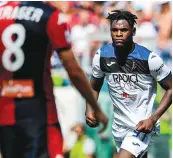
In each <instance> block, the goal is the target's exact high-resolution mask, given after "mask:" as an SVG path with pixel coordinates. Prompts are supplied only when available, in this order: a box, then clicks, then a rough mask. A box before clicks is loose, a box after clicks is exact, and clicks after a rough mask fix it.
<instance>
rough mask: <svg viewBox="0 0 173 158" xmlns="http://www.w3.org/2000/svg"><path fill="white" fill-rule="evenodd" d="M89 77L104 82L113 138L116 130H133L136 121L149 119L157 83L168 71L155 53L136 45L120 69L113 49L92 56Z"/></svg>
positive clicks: (111, 47)
mask: <svg viewBox="0 0 173 158" xmlns="http://www.w3.org/2000/svg"><path fill="white" fill-rule="evenodd" d="M122 53H123V52H122ZM92 75H93V77H94V78H102V77H105V79H106V80H107V84H108V88H109V94H110V97H111V99H112V102H113V106H114V121H113V126H112V127H113V134H114V137H116V136H117V137H118V136H119V134H118V133H121V131H120V130H119V129H118V127H124V128H131V129H135V126H136V125H137V124H138V122H139V121H141V120H143V119H147V118H149V116H151V114H152V112H153V104H154V100H155V97H156V91H157V81H158V82H163V81H164V80H166V79H167V78H168V76H169V75H171V71H170V69H169V68H168V67H167V66H166V65H165V64H164V63H163V61H162V59H161V58H160V57H159V56H158V55H157V54H156V53H154V52H151V51H149V50H148V49H146V48H145V47H143V46H140V45H138V44H135V49H134V50H133V52H132V53H130V54H129V55H128V58H127V60H126V62H125V64H124V65H123V66H120V65H119V64H118V60H117V56H116V50H115V47H113V46H112V44H107V45H104V46H103V47H101V48H100V49H99V50H98V51H97V52H96V53H95V56H94V59H93V68H92ZM122 132H123V131H122ZM120 135H121V134H120Z"/></svg>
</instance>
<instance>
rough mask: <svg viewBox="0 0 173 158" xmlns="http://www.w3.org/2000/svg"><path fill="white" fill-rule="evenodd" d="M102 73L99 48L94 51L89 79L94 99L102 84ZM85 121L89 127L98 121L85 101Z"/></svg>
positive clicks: (94, 125)
mask: <svg viewBox="0 0 173 158" xmlns="http://www.w3.org/2000/svg"><path fill="white" fill-rule="evenodd" d="M103 81H104V73H103V72H102V70H101V68H100V49H99V50H98V51H97V52H96V53H95V55H94V58H93V63H92V77H91V80H90V85H91V87H92V89H93V93H94V96H95V99H96V100H97V99H98V97H99V93H100V89H101V87H102V85H103ZM85 115H86V122H87V124H88V125H89V126H90V127H96V126H98V124H99V123H98V121H97V120H96V118H95V117H94V115H95V111H94V109H93V108H92V107H91V105H90V104H89V103H86V113H85Z"/></svg>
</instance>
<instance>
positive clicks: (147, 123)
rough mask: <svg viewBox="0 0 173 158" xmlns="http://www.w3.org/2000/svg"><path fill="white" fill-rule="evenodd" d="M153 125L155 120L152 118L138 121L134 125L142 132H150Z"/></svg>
mask: <svg viewBox="0 0 173 158" xmlns="http://www.w3.org/2000/svg"><path fill="white" fill-rule="evenodd" d="M154 125H155V122H154V121H153V119H152V118H148V119H146V120H142V121H140V122H139V123H138V124H137V125H136V130H137V131H141V132H144V133H150V132H152V129H153V127H154Z"/></svg>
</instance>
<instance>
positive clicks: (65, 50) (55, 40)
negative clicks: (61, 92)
mask: <svg viewBox="0 0 173 158" xmlns="http://www.w3.org/2000/svg"><path fill="white" fill-rule="evenodd" d="M62 18H63V16H62V15H60V14H59V12H58V11H55V12H54V13H53V14H52V15H51V17H50V19H49V21H48V24H47V33H48V36H49V39H50V41H51V44H52V45H53V48H54V49H55V50H56V51H57V53H58V55H59V58H60V60H61V61H62V63H63V65H64V67H65V69H66V71H67V73H68V75H69V78H70V80H71V82H72V83H73V85H74V86H75V87H76V88H77V89H78V90H79V92H80V93H81V95H83V96H84V97H85V98H86V100H87V102H89V103H90V105H91V106H92V108H93V109H94V111H95V112H96V113H95V114H96V117H97V119H98V120H99V121H101V122H102V123H103V129H105V128H106V126H107V122H108V118H107V117H106V116H105V115H104V114H103V112H102V111H101V109H100V107H99V106H98V104H97V101H96V99H95V97H94V95H93V92H92V89H91V86H90V85H89V82H88V80H87V77H86V75H85V74H84V72H83V71H82V69H81V67H80V66H79V64H78V63H77V61H76V59H75V57H74V54H73V52H72V50H71V47H70V45H71V44H70V41H69V30H68V28H67V24H66V23H65V22H63V19H62Z"/></svg>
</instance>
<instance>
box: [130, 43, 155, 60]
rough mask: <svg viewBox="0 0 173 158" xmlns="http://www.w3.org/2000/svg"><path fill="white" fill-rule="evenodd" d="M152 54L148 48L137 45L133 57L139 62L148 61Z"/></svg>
mask: <svg viewBox="0 0 173 158" xmlns="http://www.w3.org/2000/svg"><path fill="white" fill-rule="evenodd" d="M151 53H152V51H151V50H149V49H148V48H146V47H144V46H142V45H140V44H137V43H135V49H134V51H133V53H132V54H131V56H133V57H134V58H136V59H139V60H148V59H149V56H150V54H151Z"/></svg>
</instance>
